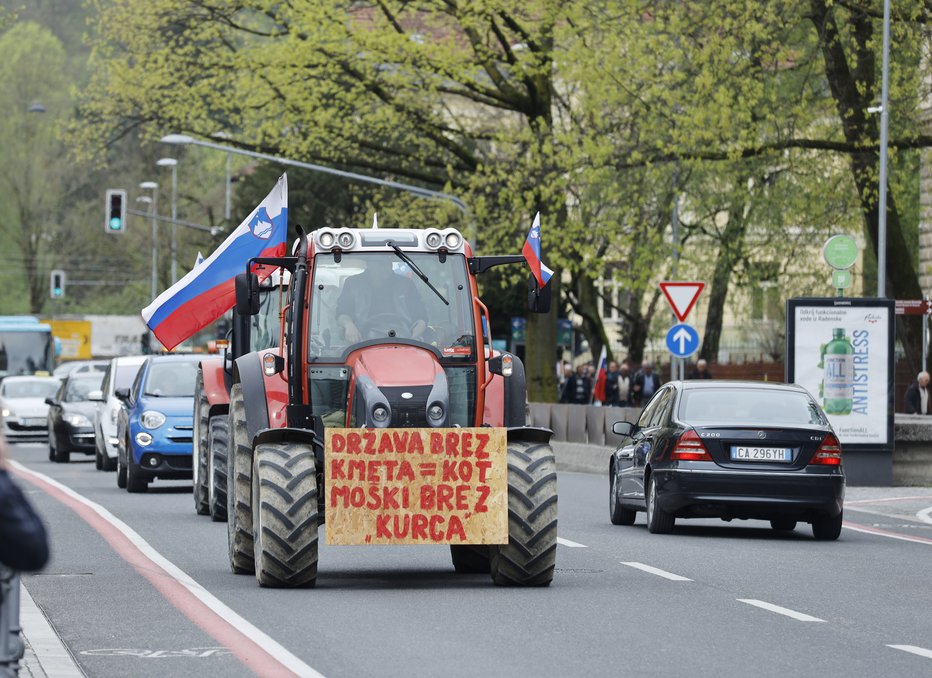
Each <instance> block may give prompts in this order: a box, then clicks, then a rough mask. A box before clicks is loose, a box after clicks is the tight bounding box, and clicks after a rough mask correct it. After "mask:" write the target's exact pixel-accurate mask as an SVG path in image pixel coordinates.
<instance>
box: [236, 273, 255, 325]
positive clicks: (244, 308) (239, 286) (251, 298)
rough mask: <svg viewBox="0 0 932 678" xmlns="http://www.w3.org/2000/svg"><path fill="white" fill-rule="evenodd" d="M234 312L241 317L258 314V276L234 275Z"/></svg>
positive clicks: (247, 274)
mask: <svg viewBox="0 0 932 678" xmlns="http://www.w3.org/2000/svg"><path fill="white" fill-rule="evenodd" d="M235 284H236V312H237V313H239V314H240V315H242V316H252V315H256V314H258V313H259V276H257V275H256V274H255V273H237V274H236V283H235Z"/></svg>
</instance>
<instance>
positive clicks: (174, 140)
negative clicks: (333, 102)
mask: <svg viewBox="0 0 932 678" xmlns="http://www.w3.org/2000/svg"><path fill="white" fill-rule="evenodd" d="M160 141H161V142H162V143H164V144H178V145H181V146H185V145H187V144H192V145H194V146H203V147H204V148H213V149H215V150H218V151H225V152H226V153H236V154H238V155H245V156H248V157H250V158H258V159H260V160H268V161H270V162H277V163H278V164H280V165H287V166H289V167H300V168H301V169H307V170H312V171H314V172H323V173H324V174H333V175H336V176H338V177H343V178H344V179H351V180H353V181H363V182H366V183H370V184H377V185H378V186H386V187H388V188H397V189H398V190H401V191H407V192H408V193H412V194H414V195H416V196H418V197H419V198H427V199H428V200H445V201H447V202H451V203H453V204H454V205H456V207H457V208H458V209H459V210H460V211H461V212H463V214H466V215H468V214H469V209H468V208H467V207H466V203H464V202H463V201H462V200H460V199H459V198H457V197H456V196H455V195H450V194H449V193H443V192H441V191H432V190H430V189H427V188H422V187H420V186H414V185H412V184H404V183H401V182H399V181H389V180H387V179H379V178H377V177H370V176H367V175H365V174H358V173H356V172H345V171H343V170H338V169H334V168H332V167H324V166H323V165H315V164H313V163H309V162H300V161H298V160H292V159H291V158H282V157H280V156H276V155H267V154H266V153H256V152H255V151H246V150H244V149H242V148H237V147H235V146H225V145H223V144H215V143H212V142H210V141H201V140H200V139H195V138H194V137H191V136H188V135H187V134H167V135H165V136H164V137H162V138H161V139H160Z"/></svg>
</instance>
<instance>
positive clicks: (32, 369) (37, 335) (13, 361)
mask: <svg viewBox="0 0 932 678" xmlns="http://www.w3.org/2000/svg"><path fill="white" fill-rule="evenodd" d="M54 367H55V340H54V339H53V338H52V328H51V326H49V325H47V324H45V323H40V322H39V319H38V318H36V317H34V316H26V315H4V316H0V379H3V378H4V377H7V376H10V375H14V374H15V375H20V374H39V375H49V374H51V373H52V369H53V368H54Z"/></svg>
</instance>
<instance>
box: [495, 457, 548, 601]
mask: <svg viewBox="0 0 932 678" xmlns="http://www.w3.org/2000/svg"><path fill="white" fill-rule="evenodd" d="M490 554H491V562H490V569H491V572H492V581H494V582H495V583H496V584H498V585H499V586H549V585H550V582H551V581H553V570H554V567H555V565H556V558H557V465H556V460H555V458H554V456H553V450H552V449H551V447H550V445H549V444H546V443H533V442H526V441H509V442H508V544H507V545H505V546H492V547H490Z"/></svg>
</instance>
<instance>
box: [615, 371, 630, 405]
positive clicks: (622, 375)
mask: <svg viewBox="0 0 932 678" xmlns="http://www.w3.org/2000/svg"><path fill="white" fill-rule="evenodd" d="M631 395H632V391H631V366H630V365H629V364H628V361H627V360H625V361H623V362H622V363H621V367H620V368H619V369H618V402H617V403H616V405H615V407H631Z"/></svg>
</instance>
